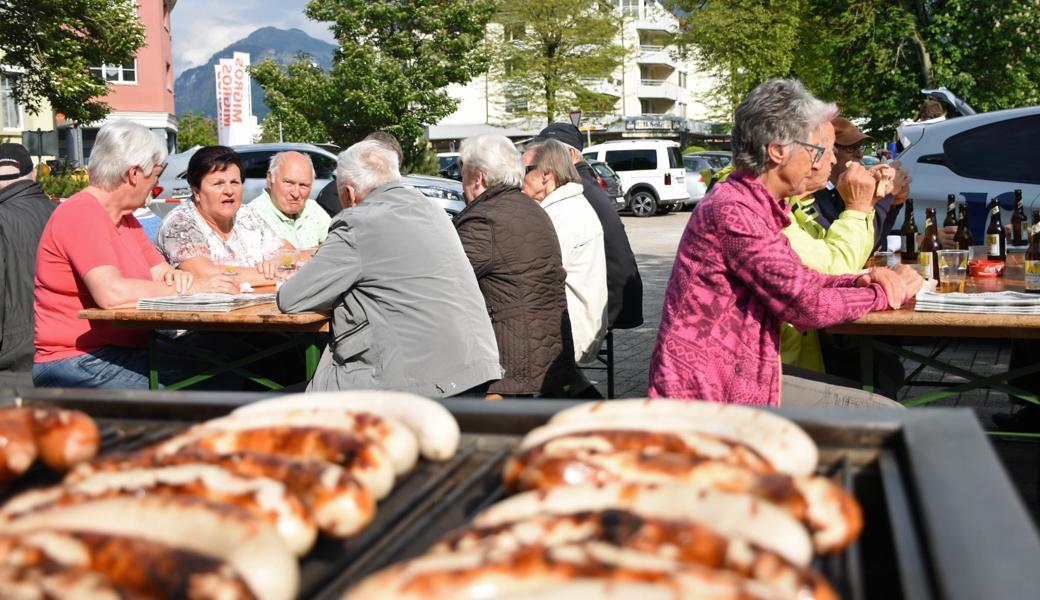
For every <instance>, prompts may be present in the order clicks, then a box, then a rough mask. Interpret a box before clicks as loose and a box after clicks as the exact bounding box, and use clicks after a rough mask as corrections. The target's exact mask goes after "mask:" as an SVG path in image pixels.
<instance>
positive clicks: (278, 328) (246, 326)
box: [79, 302, 329, 390]
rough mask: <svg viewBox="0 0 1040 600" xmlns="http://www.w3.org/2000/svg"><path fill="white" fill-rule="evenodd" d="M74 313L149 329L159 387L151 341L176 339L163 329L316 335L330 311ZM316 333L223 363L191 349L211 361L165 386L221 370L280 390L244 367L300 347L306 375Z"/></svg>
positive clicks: (153, 355) (154, 381)
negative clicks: (201, 368)
mask: <svg viewBox="0 0 1040 600" xmlns="http://www.w3.org/2000/svg"><path fill="white" fill-rule="evenodd" d="M79 318H81V319H89V320H92V321H111V322H112V323H113V324H114V325H115V326H117V327H128V328H133V329H146V330H148V353H149V371H150V373H149V387H150V388H151V389H153V390H154V389H159V387H160V386H159V372H158V360H157V349H156V342H157V340H158V339H160V338H162V339H167V340H173V341H175V340H176V338H171V337H170V336H167V335H164V334H163V333H161V332H162V331H169V330H187V331H225V332H242V333H301V334H319V333H326V332H328V331H329V315H328V314H325V313H297V314H286V313H283V312H281V311H280V310H278V306H276V305H275V303H274V302H267V303H264V304H256V305H253V306H247V307H244V308H239V309H236V310H231V311H227V312H194V311H170V310H138V309H137V308H133V307H127V308H114V309H102V308H88V309H85V310H81V311H80V312H79ZM315 337H316V336H315V335H308V336H300V339H301V340H302V341H298V340H295V339H294V340H289V341H287V342H284V343H282V344H276V345H274V346H270V347H267V348H264V349H263V350H261V351H258V352H256V353H254V354H251V355H249V356H245V357H242V358H240V359H237V360H234V361H231V362H226V361H222V360H221V359H219V358H218V357H215V356H209V355H208V354H207V353H206V352H205V351H203V350H198V349H195V350H193V354H194V355H196V356H198V357H199V358H201V359H204V360H207V362H209V363H211V364H212V365H213V367H212V368H210V369H207V370H205V371H203V372H201V373H199V374H197V375H193V376H191V377H188V378H186V379H184V380H182V381H178V382H176V383H173V384H170V385H167V386H165V388H164V389H167V390H177V389H180V388H183V387H187V386H189V385H192V384H195V383H198V382H199V381H204V380H206V379H209V378H211V377H213V376H215V375H219V374H220V373H224V372H227V371H231V372H234V373H238V374H240V375H242V376H244V377H246V378H248V379H251V380H253V381H255V382H257V383H260V384H261V385H264V386H266V387H268V388H271V389H281V387H282V386H281V385H280V384H278V383H277V382H275V381H272V380H271V379H269V378H266V377H263V376H262V375H258V374H256V373H252V372H250V371H248V370H246V369H245V367H246V366H248V365H249V364H252V363H254V362H256V361H257V360H260V359H262V358H265V357H267V356H272V355H274V354H276V353H278V352H281V351H282V350H286V349H288V348H292V347H297V346H299V345H301V344H302V345H303V346H304V355H305V357H306V358H305V363H306V367H305V375H306V377H307V379H308V380H310V378H311V377H313V376H314V371H315V369H316V368H317V366H318V359H319V358H320V356H321V348H320V347H319V344H318V343H317V341H316V339H315Z"/></svg>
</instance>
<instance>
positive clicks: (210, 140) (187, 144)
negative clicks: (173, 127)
mask: <svg viewBox="0 0 1040 600" xmlns="http://www.w3.org/2000/svg"><path fill="white" fill-rule="evenodd" d="M216 144H217V122H216V121H215V120H213V119H211V118H209V117H207V116H206V115H200V114H196V113H193V112H191V111H188V112H186V113H184V114H183V115H181V116H180V117H178V118H177V151H178V152H184V151H185V150H187V149H188V148H194V147H195V146H215V145H216Z"/></svg>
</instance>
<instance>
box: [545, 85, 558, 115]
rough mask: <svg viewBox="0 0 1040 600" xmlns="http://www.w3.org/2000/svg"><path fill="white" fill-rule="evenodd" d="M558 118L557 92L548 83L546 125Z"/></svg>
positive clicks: (546, 86) (546, 90) (546, 89)
mask: <svg viewBox="0 0 1040 600" xmlns="http://www.w3.org/2000/svg"><path fill="white" fill-rule="evenodd" d="M555 118H556V90H554V89H552V87H551V86H550V85H549V82H548V81H547V82H546V83H545V121H546V125H549V124H551V123H552V122H553V119H555Z"/></svg>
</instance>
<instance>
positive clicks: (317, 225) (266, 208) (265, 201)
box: [243, 151, 332, 250]
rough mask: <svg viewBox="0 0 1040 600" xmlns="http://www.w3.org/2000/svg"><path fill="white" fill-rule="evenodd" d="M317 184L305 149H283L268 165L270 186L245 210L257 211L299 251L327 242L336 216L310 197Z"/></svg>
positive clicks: (312, 165)
mask: <svg viewBox="0 0 1040 600" xmlns="http://www.w3.org/2000/svg"><path fill="white" fill-rule="evenodd" d="M313 184H314V164H313V163H312V162H311V159H310V157H309V156H307V155H306V154H304V153H302V152H294V151H288V152H279V153H278V154H275V155H274V156H272V157H271V163H270V165H269V166H268V168H267V185H266V186H265V189H264V191H263V192H262V193H261V194H260V195H259V196H257V197H256V198H254V199H253V200H252V202H250V203H249V204H248V205H246V207H245V208H244V209H243V210H248V211H252V212H254V213H256V215H257V216H259V217H260V218H261V219H263V220H264V221H266V222H267V224H268V225H270V226H271V227H272V228H273V229H274V230H275V231H276V232H277V233H278V237H280V238H282V239H283V240H285V241H287V242H289V243H290V244H292V246H293V247H294V248H296V249H298V250H303V249H305V248H315V247H317V246H318V245H319V244H321V243H322V242H324V241H325V236H326V235H328V233H329V223H331V222H332V217H330V216H329V215H328V213H326V212H325V211H324V210H322V208H321V207H320V206H318V204H317V203H316V202H313V201H311V200H308V197H309V196H310V193H311V186H312V185H313Z"/></svg>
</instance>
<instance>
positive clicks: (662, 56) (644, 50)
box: [637, 45, 675, 68]
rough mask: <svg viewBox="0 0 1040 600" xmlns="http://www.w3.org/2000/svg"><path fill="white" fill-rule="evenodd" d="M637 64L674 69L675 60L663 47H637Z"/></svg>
mask: <svg viewBox="0 0 1040 600" xmlns="http://www.w3.org/2000/svg"><path fill="white" fill-rule="evenodd" d="M637 62H639V63H640V64H644V65H666V66H669V67H672V68H675V59H674V58H672V55H671V54H670V53H669V52H668V50H667V49H666V48H665V47H664V46H652V45H645V46H644V45H641V46H639V58H638V59H637Z"/></svg>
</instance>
